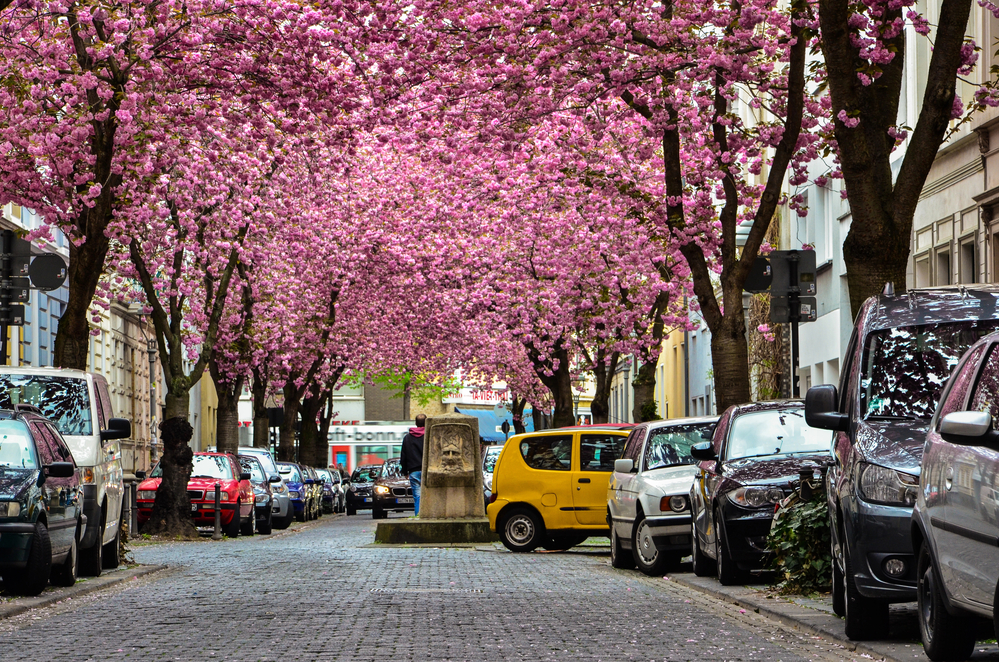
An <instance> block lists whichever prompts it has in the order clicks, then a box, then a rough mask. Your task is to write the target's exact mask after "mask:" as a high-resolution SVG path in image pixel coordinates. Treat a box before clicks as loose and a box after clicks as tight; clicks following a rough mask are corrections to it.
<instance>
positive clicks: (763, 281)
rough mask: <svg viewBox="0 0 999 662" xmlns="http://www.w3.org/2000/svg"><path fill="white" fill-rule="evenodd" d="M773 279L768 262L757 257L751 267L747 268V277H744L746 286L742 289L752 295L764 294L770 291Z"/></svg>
mask: <svg viewBox="0 0 999 662" xmlns="http://www.w3.org/2000/svg"><path fill="white" fill-rule="evenodd" d="M773 279H774V275H773V270H772V269H771V267H770V260H768V259H767V258H765V257H763V256H759V257H757V258H756V259H755V260H753V266H752V267H750V268H749V275H748V276H746V284H745V285H743V287H742V289H744V290H745V291H747V292H753V293H759V292H766V291H767V290H769V289H770V284H771V283H772V282H773Z"/></svg>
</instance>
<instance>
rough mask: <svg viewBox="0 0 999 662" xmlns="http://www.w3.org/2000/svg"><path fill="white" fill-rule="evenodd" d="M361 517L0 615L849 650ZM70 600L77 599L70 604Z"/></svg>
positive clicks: (720, 655)
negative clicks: (416, 544) (386, 541)
mask: <svg viewBox="0 0 999 662" xmlns="http://www.w3.org/2000/svg"><path fill="white" fill-rule="evenodd" d="M374 528H375V522H372V521H371V519H370V516H369V515H368V514H367V513H362V514H360V515H358V516H356V517H349V518H345V517H343V516H340V517H336V518H332V517H325V518H323V519H322V520H320V521H319V522H316V523H314V524H313V525H311V526H309V525H307V526H306V527H304V529H303V530H302V531H300V532H283V533H280V534H275V535H273V536H256V537H254V538H239V539H237V540H234V541H223V542H220V543H212V542H210V541H205V540H202V541H198V542H188V543H162V544H155V545H147V546H143V547H139V548H138V549H137V550H136V552H135V556H136V558H137V559H138V560H139V561H140V562H143V563H166V564H169V565H170V566H172V568H173V569H172V570H169V571H167V572H165V573H159V574H157V575H153V576H151V577H149V578H148V579H139V580H136V581H133V582H129V583H128V584H126V585H123V586H121V587H119V588H117V589H112V590H108V591H102V592H99V593H94V594H92V595H90V596H87V597H84V598H80V599H77V600H74V601H66V602H65V603H63V604H59V605H56V606H54V607H50V608H46V609H39V610H33V611H32V612H29V613H27V614H24V615H21V616H18V617H15V618H12V619H9V620H6V621H2V622H0V659H3V660H27V659H37V660H74V661H76V660H118V659H124V658H129V659H144V660H207V659H212V660H293V661H295V662H304V661H306V660H345V661H354V660H357V661H362V660H363V661H371V660H378V661H379V662H382V661H384V662H390V661H396V660H475V661H479V660H485V661H488V660H646V661H648V660H786V661H793V660H831V659H849V658H850V656H851V655H852V654H851V653H849V652H848V651H846V650H845V649H843V648H842V647H840V646H838V645H836V644H833V643H831V642H828V641H826V640H824V639H821V638H819V637H814V636H811V635H807V634H801V633H796V632H794V631H792V630H791V629H789V628H786V627H784V626H781V625H779V624H777V623H776V622H774V621H770V620H768V619H766V618H765V617H763V616H760V615H758V614H754V613H752V612H749V613H746V610H740V609H739V608H738V607H734V606H732V605H725V604H723V603H721V602H719V601H717V600H715V599H713V598H710V597H708V596H705V595H703V594H700V593H698V592H696V591H693V590H692V589H689V588H686V587H682V586H679V585H677V584H676V583H675V582H671V581H667V580H664V579H661V578H655V579H652V578H646V577H644V576H642V575H639V574H638V573H635V572H630V571H619V570H614V569H612V568H611V567H610V563H609V559H608V557H607V556H606V555H605V554H602V553H595V552H593V551H585V550H584V551H576V552H567V553H557V554H551V553H535V554H529V555H517V554H511V553H508V552H506V551H505V550H504V551H501V550H498V549H493V548H492V547H490V546H486V547H485V548H484V549H483V548H478V549H470V548H459V549H439V548H413V547H405V548H403V547H383V546H380V545H371V544H370V543H371V541H372V540H373V536H374ZM70 602H72V604H70Z"/></svg>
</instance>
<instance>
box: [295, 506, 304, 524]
mask: <svg viewBox="0 0 999 662" xmlns="http://www.w3.org/2000/svg"><path fill="white" fill-rule="evenodd" d="M292 508H294V506H292ZM295 519H296V520H298V521H299V522H304V521H305V508H302V512H298V511H295Z"/></svg>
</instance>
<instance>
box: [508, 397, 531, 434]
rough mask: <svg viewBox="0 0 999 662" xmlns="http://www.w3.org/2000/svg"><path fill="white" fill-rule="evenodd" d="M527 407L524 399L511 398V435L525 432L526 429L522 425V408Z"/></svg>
mask: <svg viewBox="0 0 999 662" xmlns="http://www.w3.org/2000/svg"><path fill="white" fill-rule="evenodd" d="M525 407H527V400H526V399H525V398H518V397H517V396H513V407H512V410H511V413H512V414H513V433H514V434H524V433H525V432H527V427H526V426H525V425H524V408H525Z"/></svg>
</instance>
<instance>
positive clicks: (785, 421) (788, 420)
mask: <svg viewBox="0 0 999 662" xmlns="http://www.w3.org/2000/svg"><path fill="white" fill-rule="evenodd" d="M831 448H832V433H831V432H830V431H828V430H820V429H818V428H811V427H808V425H807V424H806V423H805V410H804V409H803V408H794V409H769V410H766V411H755V412H747V413H745V414H742V415H741V416H736V417H735V418H733V419H732V423H731V427H730V428H729V433H728V448H727V450H726V451H725V459H727V460H736V459H739V458H744V457H763V456H768V455H790V454H792V453H821V452H829V450H830V449H831Z"/></svg>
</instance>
